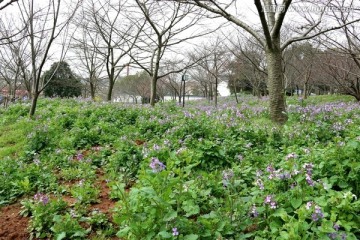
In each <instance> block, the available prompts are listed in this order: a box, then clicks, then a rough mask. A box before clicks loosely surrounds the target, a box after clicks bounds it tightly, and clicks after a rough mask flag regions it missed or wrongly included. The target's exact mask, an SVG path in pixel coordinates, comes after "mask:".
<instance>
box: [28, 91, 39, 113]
mask: <svg viewBox="0 0 360 240" xmlns="http://www.w3.org/2000/svg"><path fill="white" fill-rule="evenodd" d="M38 98H39V94H38V93H33V94H32V99H31V108H30V113H29V115H30V117H32V116H34V114H35V110H36V105H37V100H38Z"/></svg>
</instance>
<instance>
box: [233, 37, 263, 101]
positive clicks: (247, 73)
mask: <svg viewBox="0 0 360 240" xmlns="http://www.w3.org/2000/svg"><path fill="white" fill-rule="evenodd" d="M229 43H230V45H229V46H227V48H228V50H229V51H230V52H231V54H232V55H233V56H235V59H233V60H232V62H231V63H230V64H229V68H231V72H232V75H233V76H232V77H231V79H232V82H231V84H230V88H235V87H237V85H241V86H242V88H246V89H249V88H250V89H251V91H252V93H253V95H254V96H258V97H260V96H261V95H263V94H265V93H266V84H267V83H266V78H267V68H266V64H265V61H264V57H263V56H264V55H265V53H264V51H263V48H262V47H261V46H260V45H259V44H258V43H257V42H254V41H253V39H251V38H249V37H247V36H245V35H239V34H238V35H237V36H236V40H234V39H229ZM234 75H235V76H234ZM236 80H237V81H236ZM237 82H238V83H237ZM234 90H235V89H233V91H234ZM238 90H240V89H238ZM235 93H236V92H235Z"/></svg>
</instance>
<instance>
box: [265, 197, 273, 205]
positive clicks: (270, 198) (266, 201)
mask: <svg viewBox="0 0 360 240" xmlns="http://www.w3.org/2000/svg"><path fill="white" fill-rule="evenodd" d="M271 200H272V196H271V195H267V196H266V198H265V200H264V203H265V204H266V203H270V202H271Z"/></svg>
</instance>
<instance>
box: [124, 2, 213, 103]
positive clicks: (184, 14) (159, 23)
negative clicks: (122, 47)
mask: <svg viewBox="0 0 360 240" xmlns="http://www.w3.org/2000/svg"><path fill="white" fill-rule="evenodd" d="M136 4H137V7H138V9H139V10H140V14H141V15H142V17H145V19H146V21H147V25H148V26H149V28H147V31H145V32H144V33H145V36H142V37H141V38H140V40H141V41H140V42H139V43H138V44H137V48H136V49H135V50H134V51H132V52H131V54H130V56H131V58H132V60H133V61H134V62H135V63H136V64H137V65H138V66H139V67H140V68H142V69H143V70H145V71H146V72H147V73H148V74H149V76H150V77H151V95H150V104H151V105H152V106H154V105H155V102H156V98H157V81H158V79H160V78H164V77H166V76H167V75H169V74H173V73H180V72H182V71H183V70H184V69H186V68H189V67H190V66H192V65H194V64H195V63H194V62H193V61H186V60H185V57H184V56H182V57H181V58H179V55H181V54H179V53H178V52H176V50H175V49H176V46H179V45H181V44H182V43H184V42H186V41H189V40H191V39H194V38H197V37H200V36H204V35H205V34H208V32H209V31H208V30H202V31H201V30H199V29H195V28H194V26H196V24H198V23H199V22H200V20H201V19H202V12H201V11H199V10H196V9H195V7H193V6H185V5H182V4H180V3H176V2H171V1H152V0H136ZM195 30H197V32H195ZM165 53H170V54H172V55H173V57H172V59H179V60H178V63H177V69H173V70H169V71H162V72H160V69H161V67H162V65H163V63H164V62H167V59H165V57H164V55H165ZM163 69H164V68H163Z"/></svg>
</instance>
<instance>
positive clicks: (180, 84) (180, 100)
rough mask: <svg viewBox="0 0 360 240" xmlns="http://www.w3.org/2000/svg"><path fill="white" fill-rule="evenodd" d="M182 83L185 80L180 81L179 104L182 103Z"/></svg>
mask: <svg viewBox="0 0 360 240" xmlns="http://www.w3.org/2000/svg"><path fill="white" fill-rule="evenodd" d="M182 84H183V81H181V82H180V91H179V104H180V103H181V93H182Z"/></svg>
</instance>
